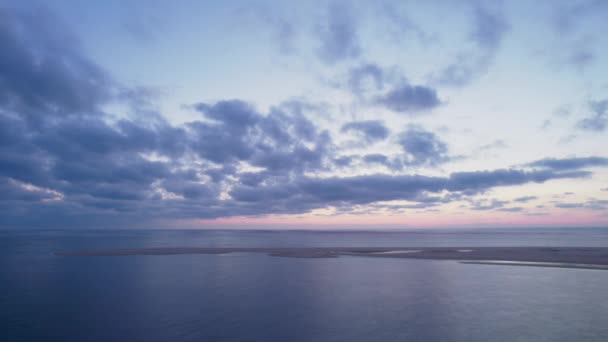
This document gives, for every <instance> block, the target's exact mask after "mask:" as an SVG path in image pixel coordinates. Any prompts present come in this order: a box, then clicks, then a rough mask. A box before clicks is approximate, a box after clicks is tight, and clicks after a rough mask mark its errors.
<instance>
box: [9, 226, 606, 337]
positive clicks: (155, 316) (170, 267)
mask: <svg viewBox="0 0 608 342" xmlns="http://www.w3.org/2000/svg"><path fill="white" fill-rule="evenodd" d="M163 246H166V247H176V246H177V247H187V246H218V247H219V246H233V247H236V246H247V247H269V246H270V247H272V246H277V247H278V246H281V247H284V246H608V229H551V230H548V229H504V230H498V229H493V230H469V231H453V230H452V231H426V232H425V231H412V232H404V233H368V232H358V233H353V232H349V233H346V232H340V233H336V232H293V231H292V232H269V231H259V232H252V231H171V230H164V231H163V230H158V231H0V341H10V342H12V341H483V342H487V341H607V340H608V272H606V271H598V270H580V269H558V268H537V267H529V268H528V267H516V266H492V265H465V264H460V263H458V262H456V261H433V260H403V259H385V258H382V259H379V258H365V257H340V258H336V259H294V258H277V257H269V256H265V255H257V254H231V255H220V256H218V255H172V256H169V255H167V256H160V255H155V256H126V257H59V256H54V255H52V252H53V251H55V250H65V249H85V248H120V247H163Z"/></svg>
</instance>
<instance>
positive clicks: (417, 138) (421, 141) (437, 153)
mask: <svg viewBox="0 0 608 342" xmlns="http://www.w3.org/2000/svg"><path fill="white" fill-rule="evenodd" d="M399 145H401V147H402V148H403V152H404V153H405V154H406V158H405V160H404V163H405V164H407V165H411V166H423V165H427V166H433V165H437V164H440V163H443V162H445V161H447V160H449V157H448V156H447V152H448V147H447V144H446V143H445V142H443V141H442V140H441V139H439V137H437V135H436V134H435V133H433V132H430V131H427V130H424V129H423V128H421V127H418V126H410V127H409V128H408V129H407V130H405V131H403V132H401V134H399Z"/></svg>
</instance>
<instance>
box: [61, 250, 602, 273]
mask: <svg viewBox="0 0 608 342" xmlns="http://www.w3.org/2000/svg"><path fill="white" fill-rule="evenodd" d="M239 252H240V253H243V252H246V253H262V254H267V255H270V256H277V257H291V258H335V257H339V256H342V255H348V256H365V257H373V258H405V259H434V260H460V261H466V262H470V263H482V262H483V263H484V264H503V265H504V264H508V265H512V266H537V267H538V266H544V267H572V268H593V269H608V268H604V267H599V268H598V267H596V266H597V265H600V266H607V267H608V247H293V248H246V247H240V248H239V247H235V248H227V247H226V248H207V247H170V248H123V249H90V250H74V251H57V252H55V253H54V254H55V255H58V256H129V255H175V254H227V253H239ZM503 261H508V262H510V263H504V262H503ZM530 263H553V264H554V265H542V264H530ZM585 266H589V267H585Z"/></svg>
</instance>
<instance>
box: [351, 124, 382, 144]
mask: <svg viewBox="0 0 608 342" xmlns="http://www.w3.org/2000/svg"><path fill="white" fill-rule="evenodd" d="M341 131H342V132H355V133H356V134H357V135H359V136H360V137H361V138H362V139H363V140H364V141H365V142H367V143H372V142H376V141H379V140H384V139H386V138H388V135H389V130H388V128H386V126H385V125H384V122H382V121H380V120H364V121H351V122H348V123H346V124H344V125H343V126H342V129H341Z"/></svg>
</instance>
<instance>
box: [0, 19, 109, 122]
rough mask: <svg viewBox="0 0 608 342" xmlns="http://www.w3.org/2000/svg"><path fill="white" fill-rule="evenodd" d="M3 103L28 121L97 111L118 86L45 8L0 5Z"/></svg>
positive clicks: (1, 100)
mask: <svg viewBox="0 0 608 342" xmlns="http://www.w3.org/2000/svg"><path fill="white" fill-rule="evenodd" d="M0 45H2V46H3V50H4V52H3V53H2V55H1V56H0V74H1V75H2V82H0V105H1V106H2V108H3V109H4V110H5V111H15V112H19V114H20V115H23V116H24V117H25V118H26V119H27V120H28V121H31V122H33V123H36V124H38V125H41V124H42V121H46V120H51V119H52V118H55V117H64V116H66V115H73V116H79V115H82V114H93V113H95V111H96V109H97V106H98V105H100V104H101V103H103V102H105V101H106V100H107V99H108V98H109V97H110V95H111V93H112V91H113V87H114V86H115V85H114V84H113V82H112V80H111V79H110V78H109V76H108V75H107V74H106V72H105V71H104V70H103V69H101V68H100V67H98V66H97V65H95V64H94V63H93V62H92V61H91V60H90V59H88V58H86V57H85V56H84V55H83V54H82V51H81V48H80V44H79V42H78V41H77V39H76V38H75V37H74V36H73V35H72V34H71V33H70V32H69V31H68V30H67V29H65V28H64V27H63V25H62V24H61V23H60V22H59V21H57V19H56V18H55V17H54V16H53V15H51V14H50V13H48V12H46V11H42V10H39V11H32V12H20V11H9V10H6V9H0Z"/></svg>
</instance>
